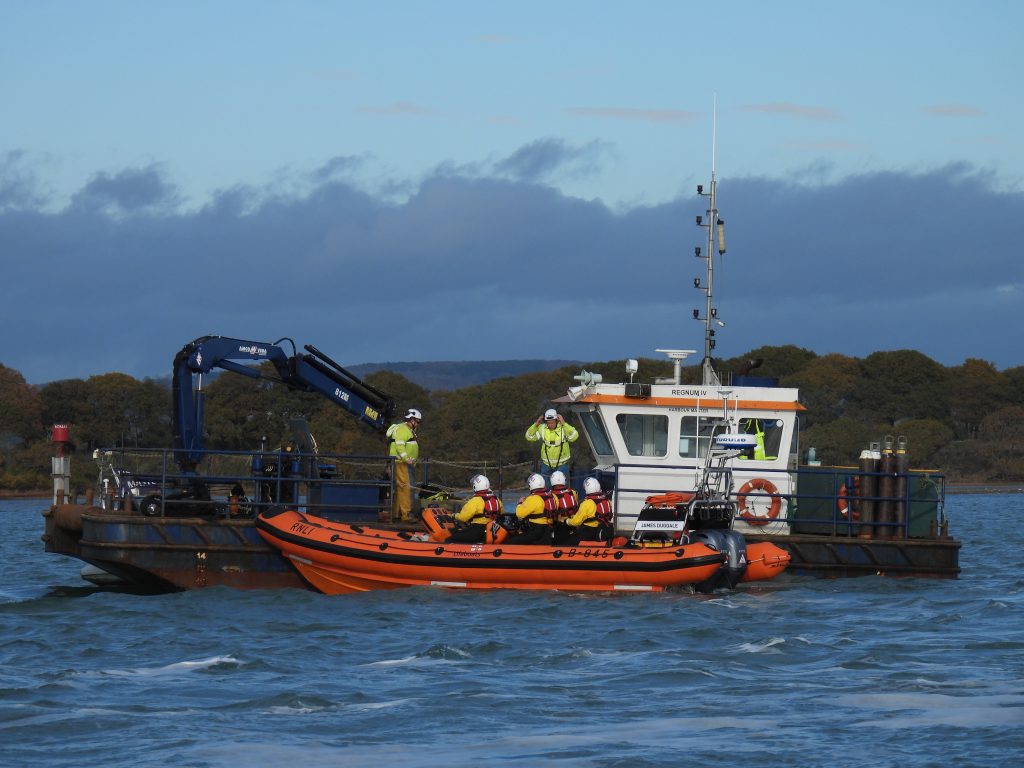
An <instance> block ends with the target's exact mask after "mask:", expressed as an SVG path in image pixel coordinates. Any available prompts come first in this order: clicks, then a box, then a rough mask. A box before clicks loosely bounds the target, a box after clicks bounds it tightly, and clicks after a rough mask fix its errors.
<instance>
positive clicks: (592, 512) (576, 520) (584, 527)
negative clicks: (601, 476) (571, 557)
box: [564, 477, 614, 546]
mask: <svg viewBox="0 0 1024 768" xmlns="http://www.w3.org/2000/svg"><path fill="white" fill-rule="evenodd" d="M583 493H584V494H585V496H584V498H583V501H581V502H580V508H579V510H578V511H577V512H576V514H575V515H573V516H572V517H570V518H569V519H568V520H566V521H565V524H566V525H567V526H569V528H570V530H571V533H569V534H568V535H567V536H566V539H565V542H564V544H565V545H567V546H573V545H575V544H579V543H580V542H581V541H605V542H607V541H611V539H612V533H613V530H614V527H613V524H612V505H611V502H610V501H608V497H607V496H606V495H605V493H604V491H603V490H602V489H601V483H599V482H598V480H597V478H596V477H588V478H587V479H586V480H584V481H583Z"/></svg>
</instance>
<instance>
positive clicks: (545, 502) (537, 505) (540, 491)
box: [505, 472, 556, 544]
mask: <svg viewBox="0 0 1024 768" xmlns="http://www.w3.org/2000/svg"><path fill="white" fill-rule="evenodd" d="M526 484H527V486H529V488H530V495H529V496H527V497H526V498H524V499H523V500H522V501H520V502H519V504H518V505H517V506H516V517H518V518H519V521H520V522H521V523H522V532H521V533H517V534H516V535H515V536H510V537H509V538H507V539H505V543H506V544H550V543H551V519H552V517H553V516H554V514H555V509H556V502H555V497H554V496H552V495H551V491H549V490H548V489H547V483H546V482H545V481H544V477H543V476H542V475H538V474H537V473H536V472H534V473H533V474H532V475H530V476H529V477H528V478H526Z"/></svg>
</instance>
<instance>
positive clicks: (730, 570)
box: [690, 529, 747, 593]
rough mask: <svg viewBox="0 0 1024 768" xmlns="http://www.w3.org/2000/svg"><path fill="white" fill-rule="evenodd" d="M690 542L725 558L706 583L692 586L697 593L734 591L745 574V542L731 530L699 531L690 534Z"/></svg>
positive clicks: (737, 533)
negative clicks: (718, 590) (696, 543)
mask: <svg viewBox="0 0 1024 768" xmlns="http://www.w3.org/2000/svg"><path fill="white" fill-rule="evenodd" d="M690 541H695V542H696V541H699V542H701V543H703V544H706V545H707V546H709V547H711V549H713V550H715V551H716V552H721V553H723V554H724V555H725V556H726V559H725V562H724V563H722V567H721V568H719V569H718V570H717V571H716V572H715V575H714V576H712V577H711V578H710V579H708V580H707V581H702V582H701V583H699V584H696V585H694V589H695V590H696V591H697V592H703V593H708V592H714V591H715V590H716V589H723V588H724V589H734V588H735V587H736V585H737V584H739V582H740V579H742V578H743V576H744V574H745V573H746V572H747V540H746V539H744V538H743V534H742V533H740V532H739V531H733V530H720V529H719V530H715V529H710V530H701V531H694V532H693V533H691V534H690Z"/></svg>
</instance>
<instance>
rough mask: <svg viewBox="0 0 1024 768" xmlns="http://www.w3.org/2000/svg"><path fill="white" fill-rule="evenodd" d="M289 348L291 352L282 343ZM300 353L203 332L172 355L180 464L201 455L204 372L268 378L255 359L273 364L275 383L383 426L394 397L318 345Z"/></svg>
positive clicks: (191, 464) (190, 465)
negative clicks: (318, 396) (314, 395)
mask: <svg viewBox="0 0 1024 768" xmlns="http://www.w3.org/2000/svg"><path fill="white" fill-rule="evenodd" d="M282 342H287V343H288V344H289V345H290V346H291V354H290V355H289V354H288V353H287V352H286V351H285V349H283V348H282V347H281V346H280V345H281V344H282ZM304 349H305V350H306V352H305V353H302V354H300V353H298V352H296V349H295V342H294V341H292V340H291V339H287V338H284V339H279V340H277V341H275V342H273V343H268V342H263V341H246V340H244V339H231V338H227V337H225V336H202V337H200V338H198V339H196V340H194V341H192V342H189V343H188V344H186V345H185V346H184V347H183V348H182V349H181V351H180V352H178V354H177V355H175V357H174V381H173V385H172V389H173V397H174V449H175V457H176V459H177V462H178V464H179V466H181V468H182V469H183V470H184V471H192V470H194V469H195V467H196V465H197V464H198V463H199V461H200V459H201V458H202V455H203V420H204V404H205V393H204V391H203V374H205V373H209V372H210V371H212V370H213V369H215V368H219V369H222V370H225V371H231V372H233V373H238V374H241V375H243V376H248V377H250V378H254V379H260V378H267V377H266V376H265V374H264V373H263V371H261V370H260V369H259V368H258V367H256V366H253V365H247V364H246V363H251V362H253V361H255V362H260V361H263V360H269V361H270V362H271V363H273V364H274V369H275V371H276V374H277V378H276V380H277V381H280V382H281V383H283V384H285V385H287V386H289V387H291V388H293V389H298V390H301V391H304V392H318V393H320V394H321V395H323V396H324V397H326V398H327V399H328V400H331V401H332V402H334V403H335V404H336V405H340V406H341V407H342V408H344V409H345V410H347V411H348V412H349V413H351V414H352V415H353V416H355V417H356V418H357V419H359V420H360V421H362V422H364V423H366V424H368V425H369V426H371V427H372V428H374V429H376V430H377V431H379V432H383V431H384V430H385V429H386V427H387V421H388V419H389V418H390V416H391V411H392V408H393V401H392V399H391V398H390V397H389V396H388V395H386V394H384V393H383V392H381V391H380V390H378V389H375V388H374V387H372V386H370V385H369V384H366V383H365V382H363V381H360V380H359V379H358V378H357V377H356V376H355V375H353V374H352V373H350V372H348V371H346V370H345V369H344V368H342V367H341V366H340V365H338V364H337V363H336V362H334V361H333V360H332V359H331V358H329V357H328V356H327V355H325V354H324V353H323V352H321V351H320V350H318V349H317V348H316V347H314V346H312V345H310V344H306V345H305V347H304Z"/></svg>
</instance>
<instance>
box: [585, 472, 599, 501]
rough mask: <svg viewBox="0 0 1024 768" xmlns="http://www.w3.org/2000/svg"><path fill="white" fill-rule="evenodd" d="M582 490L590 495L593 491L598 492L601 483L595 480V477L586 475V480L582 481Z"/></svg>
mask: <svg viewBox="0 0 1024 768" xmlns="http://www.w3.org/2000/svg"><path fill="white" fill-rule="evenodd" d="M583 492H584V493H585V494H587V496H590V495H591V494H594V493H600V492H601V483H599V482H598V481H597V478H596V477H588V478H587V479H586V480H584V481H583Z"/></svg>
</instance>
